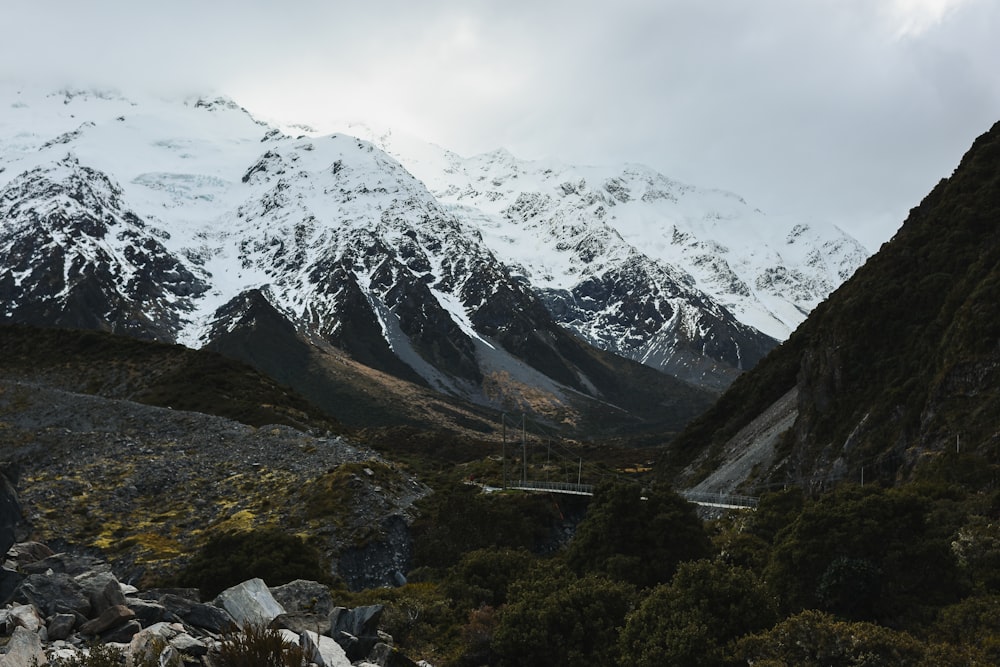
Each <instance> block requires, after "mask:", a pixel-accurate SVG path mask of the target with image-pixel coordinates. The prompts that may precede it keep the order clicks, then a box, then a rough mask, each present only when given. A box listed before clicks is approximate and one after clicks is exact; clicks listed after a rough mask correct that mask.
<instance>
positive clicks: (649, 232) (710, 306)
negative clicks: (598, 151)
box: [344, 124, 868, 388]
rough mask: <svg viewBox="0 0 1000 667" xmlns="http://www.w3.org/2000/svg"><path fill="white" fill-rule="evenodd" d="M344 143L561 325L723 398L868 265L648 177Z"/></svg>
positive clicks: (783, 224)
mask: <svg viewBox="0 0 1000 667" xmlns="http://www.w3.org/2000/svg"><path fill="white" fill-rule="evenodd" d="M344 130H345V131H346V132H348V133H356V134H358V136H363V137H365V138H368V139H369V140H371V141H372V142H373V143H375V144H376V145H378V146H380V147H381V148H383V149H385V150H386V151H387V152H389V153H390V154H392V155H393V156H395V157H396V158H398V159H399V160H400V162H402V164H403V165H405V166H406V168H407V169H408V170H410V171H411V172H412V173H414V174H415V175H416V176H417V177H418V178H420V179H421V180H422V181H423V182H424V183H426V184H427V185H428V187H429V188H430V189H431V191H432V192H433V193H434V195H435V196H436V197H437V198H438V200H439V201H441V202H443V203H445V204H446V205H447V206H448V207H449V210H451V211H452V212H453V213H454V214H455V215H456V216H458V217H459V218H460V219H461V220H462V221H463V222H464V223H466V224H467V225H469V226H471V227H473V228H475V229H477V230H479V232H480V233H481V234H482V236H483V239H484V241H485V242H486V244H487V245H488V246H489V247H490V249H491V250H493V252H495V253H496V255H497V256H498V257H499V258H501V259H502V260H503V261H504V263H505V264H506V265H507V266H509V267H511V270H512V271H513V273H514V274H515V275H517V276H519V277H521V278H523V279H524V280H525V281H526V282H528V283H529V284H530V285H531V286H532V288H533V289H534V291H535V292H536V294H538V295H539V297H540V298H541V299H542V301H543V302H544V303H545V304H546V306H547V307H548V309H549V311H550V312H551V313H552V314H553V316H554V317H555V318H556V320H557V321H558V322H559V323H560V324H562V325H563V326H565V327H567V328H568V329H570V330H572V331H574V332H575V333H577V334H578V335H580V336H581V337H583V338H584V339H585V340H588V341H589V342H591V343H593V344H595V345H597V346H598V347H600V348H602V349H607V350H612V351H614V352H616V353H618V354H621V355H623V356H627V357H629V358H631V359H636V360H638V361H641V362H643V363H645V364H648V365H650V366H653V367H654V368H659V369H661V370H664V371H666V372H668V373H671V374H674V375H677V376H679V377H685V378H689V379H692V380H694V381H696V382H698V383H702V384H707V385H710V386H714V387H717V388H721V387H723V386H725V385H726V384H728V383H729V382H730V381H731V380H732V379H733V378H734V377H735V376H736V375H737V374H738V373H739V372H740V371H742V370H744V369H746V368H750V367H752V366H753V365H754V364H756V362H757V361H758V360H759V359H760V358H761V357H762V356H763V355H764V354H766V352H767V351H769V350H770V349H771V348H772V347H773V345H774V344H775V342H774V340H773V339H777V340H784V339H785V338H787V337H788V335H789V334H790V333H791V331H792V330H793V329H794V328H795V327H796V326H798V324H799V323H800V322H801V321H802V320H803V319H804V318H805V316H806V314H808V312H809V311H811V310H812V309H813V308H814V307H815V306H816V305H817V304H818V303H819V302H820V301H822V300H823V299H824V298H825V297H826V295H827V294H829V293H830V292H831V291H832V290H833V289H834V288H835V287H837V286H838V285H839V284H840V283H842V282H843V281H844V280H845V279H846V278H848V277H849V276H850V275H851V274H853V273H854V271H855V270H856V269H857V268H858V267H859V266H860V265H861V264H862V263H864V261H865V259H866V258H867V256H868V253H867V251H866V249H865V248H864V247H862V246H861V244H860V243H858V242H857V241H856V240H855V239H853V238H852V237H850V236H849V235H848V234H846V233H844V232H843V231H842V230H840V229H838V228H836V227H834V226H832V225H828V224H824V223H821V222H815V221H813V222H808V223H807V222H805V221H801V220H791V219H785V218H781V217H774V216H767V215H765V214H764V213H763V212H761V211H759V210H756V209H754V208H752V207H751V206H749V205H748V204H747V203H746V202H745V201H744V200H743V199H741V198H740V197H738V196H736V195H734V194H732V193H728V192H723V191H719V190H706V189H702V188H697V187H693V186H690V185H686V184H683V183H679V182H677V181H673V180H671V179H669V178H667V177H665V176H663V175H662V174H659V173H657V172H655V171H653V170H651V169H649V168H647V167H643V166H641V165H626V166H623V167H577V166H569V165H564V164H560V163H558V162H555V161H551V160H541V161H525V160H519V159H517V158H516V157H514V156H513V155H511V154H510V153H508V152H507V151H504V150H497V151H494V152H491V153H486V154H483V155H477V156H474V157H471V158H462V157H460V156H458V155H456V154H454V153H451V152H449V151H447V150H444V149H441V148H439V147H437V146H434V145H430V144H427V143H425V142H421V141H419V140H416V139H413V138H411V137H406V136H400V135H397V134H394V133H392V132H391V131H384V132H377V131H373V130H371V129H369V128H367V127H366V126H363V125H356V124H355V125H350V124H348V125H345V126H344ZM762 334H763V335H762Z"/></svg>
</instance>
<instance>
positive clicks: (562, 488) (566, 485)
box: [507, 480, 759, 509]
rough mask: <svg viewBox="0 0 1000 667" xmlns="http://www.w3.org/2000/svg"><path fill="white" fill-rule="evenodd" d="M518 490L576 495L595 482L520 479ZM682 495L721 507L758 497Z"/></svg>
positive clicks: (590, 490)
mask: <svg viewBox="0 0 1000 667" xmlns="http://www.w3.org/2000/svg"><path fill="white" fill-rule="evenodd" d="M507 488H508V489H516V490H518V491H536V492H543V493H564V494H569V495H575V496H592V495H594V485H593V484H573V483H572V482H536V481H530V480H527V481H526V480H518V481H516V482H513V483H512V484H511V485H509V486H508V487H507ZM680 496H681V497H682V498H684V499H685V500H687V501H688V502H691V503H694V504H696V505H701V506H703V507H719V508H723V509H756V507H757V502H758V500H759V499H758V498H756V497H755V496H741V495H735V494H729V493H706V492H699V491H681V492H680Z"/></svg>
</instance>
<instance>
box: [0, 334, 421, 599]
mask: <svg viewBox="0 0 1000 667" xmlns="http://www.w3.org/2000/svg"><path fill="white" fill-rule="evenodd" d="M0 331H2V329H0ZM24 331H25V330H21V331H20V332H15V334H14V335H11V334H9V333H8V332H5V335H4V338H3V346H2V349H3V350H4V352H5V356H4V359H5V363H4V364H2V365H0V455H2V460H3V461H5V462H7V464H9V465H10V466H12V468H11V469H13V470H16V471H18V472H19V476H20V480H19V481H18V483H17V487H18V489H19V495H20V500H21V506H22V508H23V511H24V518H25V520H26V522H27V523H26V525H25V527H24V529H25V531H30V532H31V534H32V535H34V536H35V537H36V538H38V539H41V540H44V541H46V542H48V543H50V544H51V545H53V546H64V545H72V546H73V547H74V548H75V549H77V550H79V549H87V548H91V549H94V550H97V551H99V552H100V553H102V554H104V555H105V556H106V557H109V558H111V559H112V561H113V562H114V563H115V565H116V568H117V569H118V570H119V571H120V572H123V573H126V574H127V576H128V578H130V579H132V580H134V581H138V580H140V579H146V580H157V581H161V580H162V578H163V577H166V576H169V575H170V573H171V572H176V570H177V568H178V567H179V566H180V565H181V564H183V563H184V562H186V560H187V559H188V558H190V556H191V554H193V553H195V552H196V551H197V548H198V547H200V546H201V545H202V544H203V543H204V542H205V540H206V539H207V538H209V537H210V536H213V535H219V534H221V533H223V532H226V531H247V530H250V529H253V528H258V527H261V526H270V527H274V526H278V527H280V528H281V529H282V530H285V531H286V532H288V533H289V534H293V533H295V532H297V531H298V532H303V533H308V534H309V535H310V536H311V537H310V540H311V546H313V547H314V548H316V549H317V550H318V551H319V552H320V553H321V554H322V555H323V559H324V562H326V563H328V564H329V567H330V576H336V577H340V578H341V579H342V580H343V581H344V582H346V583H347V584H348V585H349V586H351V587H353V588H361V587H365V586H378V585H382V584H391V583H393V582H394V576H395V572H397V571H405V570H406V569H407V567H408V562H407V559H408V558H409V538H408V532H407V530H406V525H407V524H408V522H409V521H410V520H411V519H412V518H413V516H414V513H413V512H414V511H413V509H412V504H413V502H414V501H415V500H416V499H418V498H419V497H422V496H423V495H425V494H426V493H427V489H426V488H425V487H424V486H423V485H421V484H420V483H418V482H417V481H416V480H415V479H413V477H412V476H411V475H409V474H408V473H406V472H404V471H403V470H401V469H399V468H398V467H396V466H395V465H394V464H392V463H389V462H387V461H385V460H383V459H382V458H381V457H380V456H379V455H378V454H377V453H375V452H374V451H372V450H370V449H368V448H366V447H364V446H362V445H360V444H358V443H356V442H353V441H351V440H348V439H345V438H344V437H342V436H339V435H335V434H334V433H331V432H330V431H329V430H326V428H327V427H332V428H334V429H339V425H337V424H335V423H332V422H331V421H330V420H329V419H328V418H324V417H322V415H321V413H319V411H318V410H317V409H316V408H314V407H313V406H311V405H309V404H308V403H307V402H305V401H303V400H302V399H301V398H300V397H298V396H296V395H294V393H293V392H290V391H289V390H287V389H285V388H281V387H277V386H276V385H275V384H274V383H273V381H270V380H269V379H266V378H262V377H261V376H260V375H259V374H257V373H256V372H255V371H253V370H252V369H250V368H248V367H245V366H242V365H239V364H236V363H235V362H232V361H229V360H226V359H222V358H220V357H218V356H217V355H213V354H210V353H207V352H195V351H190V350H185V349H184V348H181V347H178V346H162V345H152V344H149V343H144V342H141V341H129V340H128V339H123V338H120V337H111V336H108V335H104V334H96V333H93V332H59V331H56V332H40V333H39V335H38V338H41V339H43V341H44V342H43V346H42V347H43V348H44V347H47V348H48V349H49V350H52V351H54V352H55V353H54V354H53V355H52V357H53V358H52V359H51V360H50V361H49V363H37V364H34V365H30V364H28V363H24V362H25V361H26V360H27V359H26V358H22V357H21V356H18V353H19V352H23V351H25V350H27V349H29V348H33V349H34V350H35V351H36V352H37V351H38V350H39V347H40V346H39V345H38V342H37V341H31V340H26V339H25V337H24V336H22V335H17V334H18V333H23V332H24ZM44 339H47V340H44ZM53 342H61V343H64V344H65V347H66V348H67V349H66V351H65V352H64V353H63V356H62V357H60V353H59V351H58V350H57V349H55V347H54V346H53V345H52V343H53ZM81 349H83V350H87V351H88V354H80V351H81ZM35 358H38V357H37V355H36V357H35ZM43 358H44V357H43ZM213 359H216V360H217V361H215V362H214V363H213V362H212V360H213ZM206 360H208V363H206ZM192 370H194V371H195V372H193V373H192V372H191V371H192ZM185 377H187V382H184V381H183V379H184V378H185ZM255 378H257V379H255ZM136 400H142V401H144V403H138V402H136ZM167 401H169V402H170V403H174V404H175V405H177V406H179V405H181V404H183V402H184V401H187V402H188V405H190V406H191V407H192V408H193V409H196V410H199V411H198V412H195V411H187V410H182V409H174V407H159V406H157V405H152V404H155V403H160V404H164V405H169V403H167ZM213 412H214V413H216V414H211V413H213ZM310 413H311V414H310ZM218 414H232V415H233V416H235V417H237V418H239V419H242V420H243V422H244V423H241V422H239V421H234V420H233V419H230V418H226V417H222V416H217V415H218ZM270 419H274V421H269V420H270ZM282 421H283V422H284V424H282V423H280V422H282ZM248 423H256V424H257V425H256V426H252V425H249V424H248ZM285 424H288V425H285ZM332 499H335V502H334V501H333V500H332Z"/></svg>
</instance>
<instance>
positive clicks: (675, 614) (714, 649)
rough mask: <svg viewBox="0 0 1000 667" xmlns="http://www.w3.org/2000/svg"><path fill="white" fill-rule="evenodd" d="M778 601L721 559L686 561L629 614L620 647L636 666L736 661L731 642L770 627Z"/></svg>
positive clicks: (711, 666) (698, 666) (693, 666)
mask: <svg viewBox="0 0 1000 667" xmlns="http://www.w3.org/2000/svg"><path fill="white" fill-rule="evenodd" d="M776 619H777V612H776V605H775V603H774V601H773V600H772V599H771V596H770V595H769V594H768V592H767V590H766V589H765V587H764V585H763V584H762V583H761V582H760V581H759V580H758V579H757V578H756V577H755V576H754V575H753V574H752V573H751V572H750V571H749V570H746V569H744V568H740V567H731V566H729V565H727V564H725V563H722V562H713V561H707V560H702V561H697V562H694V563H682V564H681V565H680V566H679V567H678V568H677V574H675V575H674V578H673V579H672V580H671V581H670V583H669V584H664V585H661V586H657V587H656V588H654V589H653V590H652V592H651V593H650V594H649V595H648V596H647V597H646V598H645V599H644V600H643V601H642V603H641V604H640V605H639V608H638V609H636V610H635V611H633V612H632V613H630V614H629V615H628V618H627V621H626V623H625V629H624V630H623V631H622V634H621V637H620V641H619V645H620V647H621V654H622V664H627V665H630V666H634V667H666V666H669V665H677V666H678V667H721V666H723V665H730V664H734V663H733V662H732V659H731V657H730V648H731V647H730V643H731V642H732V641H733V640H735V639H737V638H738V637H741V636H743V635H745V634H748V633H750V632H756V631H759V630H761V629H763V628H767V627H770V626H771V625H772V624H773V623H774V622H775V620H776Z"/></svg>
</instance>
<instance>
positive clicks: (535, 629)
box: [492, 567, 635, 667]
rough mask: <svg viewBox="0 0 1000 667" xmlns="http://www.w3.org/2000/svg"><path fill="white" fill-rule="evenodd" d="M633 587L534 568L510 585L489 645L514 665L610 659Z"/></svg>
mask: <svg viewBox="0 0 1000 667" xmlns="http://www.w3.org/2000/svg"><path fill="white" fill-rule="evenodd" d="M634 594H635V593H634V589H633V588H632V587H631V586H629V585H627V584H623V583H620V582H615V581H611V580H609V579H605V578H603V577H596V576H586V577H582V578H579V579H578V578H577V577H575V576H574V575H572V574H571V573H569V572H567V571H565V570H562V569H560V568H551V567H548V568H541V567H540V568H537V569H536V570H535V571H534V573H533V576H531V577H529V578H526V579H522V580H521V581H519V582H518V583H517V584H515V585H514V586H513V587H512V590H511V591H510V602H509V603H508V604H507V606H506V607H504V608H503V609H502V610H501V611H500V619H499V622H498V623H497V625H496V630H495V632H494V635H493V643H492V648H493V651H494V653H495V654H496V655H497V656H499V658H500V664H501V665H507V666H512V665H516V666H517V667H535V666H537V667H551V666H552V665H612V664H615V661H616V660H617V648H616V647H617V639H618V633H619V631H620V630H621V627H622V625H623V624H624V622H625V615H626V613H628V611H629V609H630V608H631V606H632V600H633V597H634Z"/></svg>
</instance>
